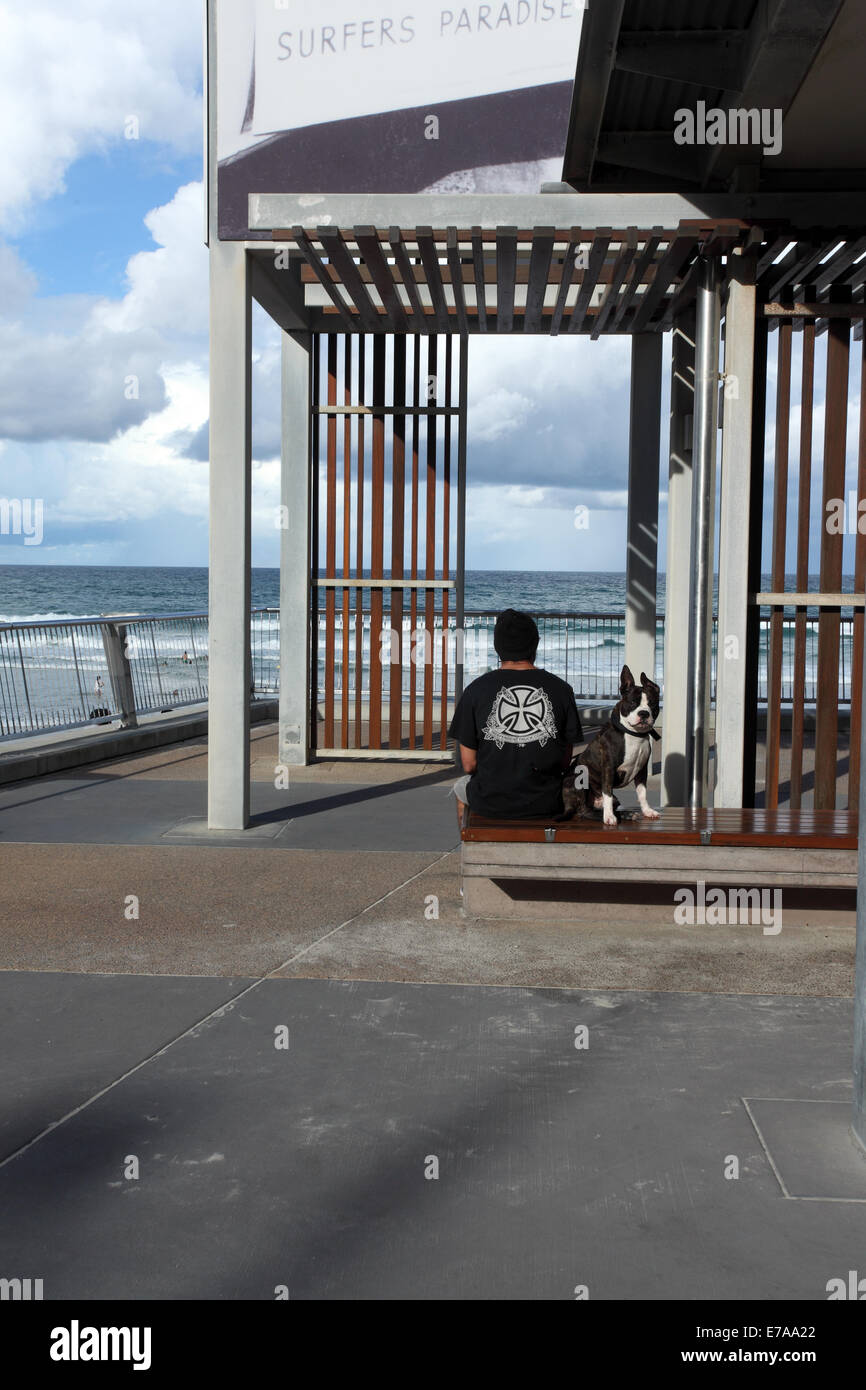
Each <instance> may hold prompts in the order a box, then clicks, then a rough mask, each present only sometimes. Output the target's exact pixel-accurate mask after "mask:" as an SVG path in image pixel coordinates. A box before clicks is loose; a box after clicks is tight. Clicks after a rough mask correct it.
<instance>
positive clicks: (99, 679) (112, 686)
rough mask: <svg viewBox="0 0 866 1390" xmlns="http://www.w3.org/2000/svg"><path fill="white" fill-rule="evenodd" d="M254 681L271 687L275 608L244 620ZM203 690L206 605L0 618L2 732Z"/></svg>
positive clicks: (175, 701) (130, 719)
mask: <svg viewBox="0 0 866 1390" xmlns="http://www.w3.org/2000/svg"><path fill="white" fill-rule="evenodd" d="M250 651H251V656H252V673H253V674H252V683H251V684H252V689H251V694H252V695H253V696H254V697H255V696H267V695H273V694H275V693H276V692H277V690H278V689H279V609H276V608H255V609H253V610H252V613H251V620H250ZM207 698H208V617H207V614H206V613H154V614H135V615H129V616H127V615H117V616H110V617H98V618H64V619H54V620H51V621H47V622H39V623H3V624H0V739H9V738H15V737H19V736H21V735H23V734H33V733H42V732H45V731H50V730H58V729H74V728H79V727H84V726H86V725H88V724H94V723H99V722H102V721H113V720H119V721H120V722H121V724H122V725H123V726H125V727H127V728H130V727H133V726H134V725H135V723H136V722H137V717H138V716H139V715H141V714H149V713H157V712H162V713H168V712H170V711H171V710H175V709H183V708H184V707H187V706H190V705H196V704H201V703H203V702H205V701H206V700H207Z"/></svg>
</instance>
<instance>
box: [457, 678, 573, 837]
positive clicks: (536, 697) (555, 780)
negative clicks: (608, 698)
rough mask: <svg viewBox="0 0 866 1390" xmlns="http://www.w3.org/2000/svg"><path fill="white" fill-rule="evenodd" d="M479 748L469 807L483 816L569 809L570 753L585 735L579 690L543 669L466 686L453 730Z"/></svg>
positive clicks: (465, 742)
mask: <svg viewBox="0 0 866 1390" xmlns="http://www.w3.org/2000/svg"><path fill="white" fill-rule="evenodd" d="M448 732H449V734H450V735H451V737H452V738H454V739H457V741H458V743H462V744H463V746H464V747H465V748H474V749H476V750H477V754H478V766H477V768H476V770H475V772H474V773H473V774H472V776H471V778H470V779H469V783H468V788H467V798H468V803H469V808H470V810H472V811H477V812H478V814H479V815H482V816H547V815H556V814H557V813H558V812H560V811H561V810H562V772H563V764H562V760H563V756H564V754H565V749H566V745H567V744H574V743H579V742H580V741H581V738H582V731H581V727H580V716H579V715H578V713H577V705H576V704H575V702H574V691H573V690H572V688H571V686H570V685H567V684H566V682H565V681H563V680H560V679H559V676H554V675H551V673H550V672H549V671H544V670H542V669H541V668H540V667H531V668H529V669H528V670H505V671H503V670H498V671H488V672H487V674H486V675H484V676H479V677H478V679H477V680H474V681H472V683H471V684H470V685H468V686H467V687H466V689H465V690H464V692H463V694H462V695H461V697H460V700H459V702H458V704H457V708H456V710H455V711H454V718H453V719H452V720H451V727H450V728H449V730H448Z"/></svg>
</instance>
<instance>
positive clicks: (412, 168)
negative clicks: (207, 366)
mask: <svg viewBox="0 0 866 1390" xmlns="http://www.w3.org/2000/svg"><path fill="white" fill-rule="evenodd" d="M582 16H583V3H582V0H491V3H475V4H472V5H466V6H460V5H448V6H445V5H441V4H439V3H437V2H436V0H434V3H430V0H424V3H417V2H416V3H414V4H413V3H412V2H411V0H408V3H407V0H370V3H369V4H368V5H365V6H363V7H359V5H358V4H357V0H283V2H282V3H281V0H256V3H255V4H243V3H242V0H218V26H219V28H218V55H219V58H218V113H219V114H218V152H219V203H220V217H219V223H220V235H221V236H223V237H243V236H246V235H247V234H248V229H247V225H246V224H247V209H246V199H247V194H248V193H251V192H269V193H384V192H405V193H413V192H422V191H428V190H441V191H448V192H467V193H469V192H496V193H522V192H531V193H537V192H538V191H539V188H540V185H541V183H542V182H545V181H547V180H550V179H558V178H559V177H560V173H561V160H562V153H563V150H564V147H565V139H566V132H567V125H568V116H569V110H570V105H571V89H572V83H573V80H574V72H575V66H576V62H577V51H578V46H579V41H580V26H581V21H582Z"/></svg>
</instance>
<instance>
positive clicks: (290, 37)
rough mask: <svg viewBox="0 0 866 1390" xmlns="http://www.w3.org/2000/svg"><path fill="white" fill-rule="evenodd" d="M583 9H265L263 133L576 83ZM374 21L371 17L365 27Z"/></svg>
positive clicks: (350, 3)
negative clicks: (545, 86)
mask: <svg viewBox="0 0 866 1390" xmlns="http://www.w3.org/2000/svg"><path fill="white" fill-rule="evenodd" d="M578 13H579V11H578V8H577V5H576V3H575V0H495V2H494V3H491V4H475V5H470V6H463V7H461V6H458V5H454V6H452V7H451V8H444V7H441V6H440V5H438V4H430V3H429V0H428V3H427V4H423V3H422V4H415V5H414V6H413V5H412V4H411V2H410V3H409V4H407V3H406V0H378V3H377V4H375V5H371V6H369V7H367V6H365V7H363V8H361V9H360V10H359V6H358V4H357V0H324V3H323V0H316V3H314V4H311V3H310V2H309V0H286V4H285V5H279V6H277V7H275V5H274V0H257V3H256V31H255V104H254V108H253V118H252V122H251V125H252V129H253V131H254V133H255V134H259V135H261V134H266V133H270V132H273V131H277V130H294V129H297V128H298V127H299V126H308V125H316V124H318V123H320V122H322V121H339V120H345V119H347V118H349V117H352V116H370V115H373V114H374V113H377V112H383V111H399V110H408V109H416V108H417V107H419V106H424V105H436V104H438V103H440V102H449V101H459V100H461V99H464V98H466V97H479V96H488V95H490V94H492V93H494V92H509V91H520V90H522V89H523V88H526V87H540V86H543V85H545V84H546V83H548V82H559V81H564V80H568V79H570V78H572V77H573V76H574V67H575V55H576V51H577V48H576V45H577V41H578V39H579V34H580V28H579V23H578ZM362 16H363V17H362Z"/></svg>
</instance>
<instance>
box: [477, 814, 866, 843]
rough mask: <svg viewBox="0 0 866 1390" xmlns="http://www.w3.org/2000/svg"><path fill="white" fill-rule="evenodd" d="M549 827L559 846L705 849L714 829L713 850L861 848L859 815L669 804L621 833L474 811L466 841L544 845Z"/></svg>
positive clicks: (596, 824) (587, 824) (597, 825)
mask: <svg viewBox="0 0 866 1390" xmlns="http://www.w3.org/2000/svg"><path fill="white" fill-rule="evenodd" d="M550 827H553V828H554V829H555V831H556V843H557V844H614V843H615V844H620V845H640V844H644V845H653V844H655V845H663V844H669V845H670V844H676V845H700V844H701V832H706V831H709V833H710V837H711V844H712V845H713V846H722V845H731V846H754V847H755V848H758V849H760V848H768V849H769V848H780V849H784V848H791V849H793V848H802V849H856V848H857V813H856V811H814V810H799V811H793V810H790V809H787V808H785V807H781V808H777V809H773V810H764V809H757V810H751V809H744V810H739V809H736V808H719V809H718V810H713V809H708V810H698V811H693V810H688V809H684V808H682V807H677V806H669V807H666V808H665V809H664V810H663V811H662V813H661V816H660V818H659V819H658V820H655V821H650V820H647V821H623V822H622V823H621V824H620V825H618V826H617V827H616V829H612V828H611V829H609V828H608V827H607V826H605V825H603V824H602V822H601V821H600V820H599V821H591V820H574V821H564V822H562V823H561V824H557V822H556V821H555V820H553V819H551V818H549V817H548V818H544V817H530V818H527V819H514V820H506V819H501V820H494V819H489V818H487V817H484V816H478V815H475V814H474V812H470V814H469V819H468V824H467V825H466V826H464V828H463V830H462V831H461V838H462V839H463V840H465V841H468V842H470V843H496V842H502V843H509V844H537V843H544V842H545V839H546V836H545V830H546V829H548V828H550Z"/></svg>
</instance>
